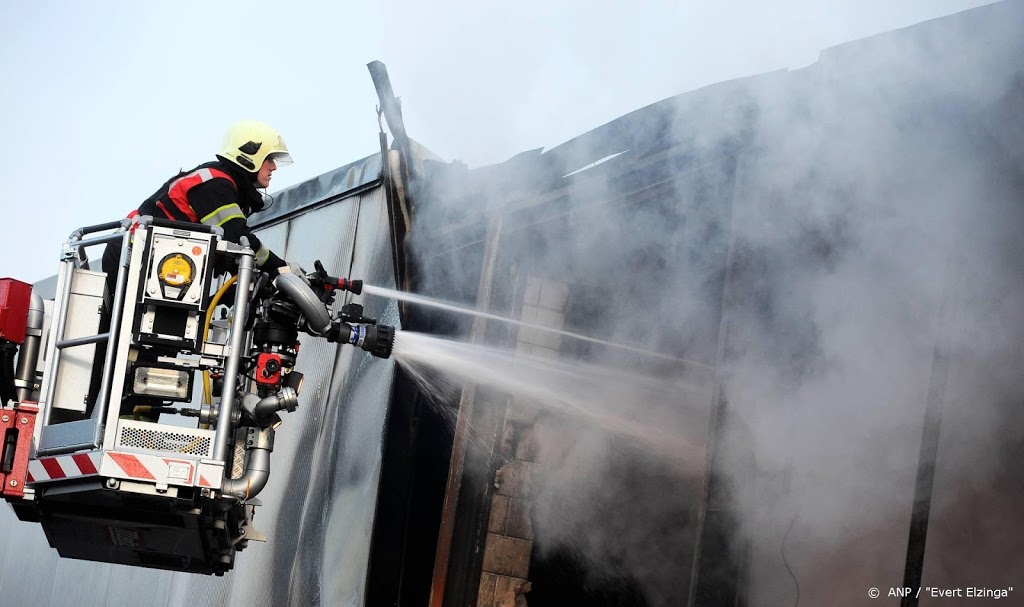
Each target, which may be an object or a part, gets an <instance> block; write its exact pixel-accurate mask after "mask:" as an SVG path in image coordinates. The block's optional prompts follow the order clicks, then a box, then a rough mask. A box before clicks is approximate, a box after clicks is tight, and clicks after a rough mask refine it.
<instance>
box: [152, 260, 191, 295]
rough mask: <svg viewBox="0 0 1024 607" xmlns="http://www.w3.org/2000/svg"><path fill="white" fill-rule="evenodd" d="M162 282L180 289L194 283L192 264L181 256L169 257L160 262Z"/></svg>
mask: <svg viewBox="0 0 1024 607" xmlns="http://www.w3.org/2000/svg"><path fill="white" fill-rule="evenodd" d="M160 282H162V283H164V284H165V285H167V286H169V287H180V286H183V285H187V284H190V283H191V282H192V262H191V261H190V260H189V259H187V258H185V257H183V256H182V255H180V254H176V255H168V256H167V257H165V258H164V259H163V261H161V262H160Z"/></svg>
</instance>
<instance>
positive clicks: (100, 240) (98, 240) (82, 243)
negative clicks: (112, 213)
mask: <svg viewBox="0 0 1024 607" xmlns="http://www.w3.org/2000/svg"><path fill="white" fill-rule="evenodd" d="M121 236H122V232H114V233H113V234H104V235H103V236H96V237H95V238H86V239H85V240H79V241H78V242H76V243H74V246H75V247H77V248H78V250H82V249H84V248H86V247H91V246H93V245H98V244H106V243H108V242H114V241H116V240H118V239H119V238H121Z"/></svg>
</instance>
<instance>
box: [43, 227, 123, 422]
mask: <svg viewBox="0 0 1024 607" xmlns="http://www.w3.org/2000/svg"><path fill="white" fill-rule="evenodd" d="M128 225H129V223H128V220H127V219H123V220H121V226H122V227H123V228H125V231H124V232H122V233H121V238H122V240H121V263H119V264H118V266H117V283H116V286H115V287H114V302H113V303H112V304H111V307H110V330H109V331H107V352H106V354H105V355H104V356H103V377H102V379H101V380H100V391H99V394H98V395H97V396H96V406H94V407H93V408H92V417H93V419H103V416H104V415H105V414H106V411H107V399H108V398H109V397H110V383H111V381H113V375H114V354H115V350H116V349H117V335H118V334H119V333H120V332H121V314H122V312H123V311H124V298H125V291H126V290H127V286H126V285H127V283H128V266H129V264H130V263H131V248H132V239H131V232H129V231H127V227H128ZM60 337H61V338H63V335H61V336H60Z"/></svg>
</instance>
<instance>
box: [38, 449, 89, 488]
mask: <svg viewBox="0 0 1024 607" xmlns="http://www.w3.org/2000/svg"><path fill="white" fill-rule="evenodd" d="M102 457H103V453H102V452H100V451H92V452H89V453H76V454H74V455H58V456H56V457H43V458H40V459H31V460H29V462H28V482H30V483H36V482H42V481H56V480H61V479H65V478H76V477H80V476H95V475H96V474H99V470H100V462H101V461H102Z"/></svg>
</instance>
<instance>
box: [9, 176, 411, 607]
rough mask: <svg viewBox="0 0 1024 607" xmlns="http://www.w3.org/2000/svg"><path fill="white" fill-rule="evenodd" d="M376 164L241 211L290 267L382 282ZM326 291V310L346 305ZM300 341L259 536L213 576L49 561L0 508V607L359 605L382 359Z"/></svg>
mask: <svg viewBox="0 0 1024 607" xmlns="http://www.w3.org/2000/svg"><path fill="white" fill-rule="evenodd" d="M380 170H381V163H380V157H379V156H372V157H370V158H367V159H365V160H362V161H359V162H356V163H353V164H351V165H348V166H346V167H342V168H340V169H338V170H336V171H332V172H330V173H327V174H325V175H322V176H320V177H318V178H315V179H312V180H310V181H307V182H304V183H302V184H299V185H297V186H295V187H293V188H290V189H289V190H286V191H285V192H282V193H280V194H279V195H278V196H277V197H276V201H275V204H274V206H272V207H271V208H270V209H268V211H267V212H264V213H263V215H262V216H261V217H258V218H254V220H255V221H256V222H257V224H258V225H260V226H261V227H260V228H259V230H258V234H259V235H260V237H261V238H262V239H263V241H264V243H266V244H267V245H268V246H269V247H270V248H271V249H272V250H274V251H275V252H278V253H279V254H281V255H283V256H284V257H285V258H286V259H289V260H294V261H297V262H299V263H300V264H302V265H303V267H307V268H310V269H312V266H313V261H314V260H315V259H319V260H321V261H322V262H323V263H324V265H325V266H326V268H327V269H328V271H330V272H331V274H333V275H341V276H350V277H353V278H361V279H363V280H365V281H366V283H367V284H373V285H378V286H383V287H388V288H394V286H395V277H394V271H393V265H392V260H391V253H390V233H389V227H388V220H387V207H386V197H385V193H384V190H383V185H382V181H381V180H380ZM54 251H55V255H54V259H55V260H56V251H57V247H54ZM55 263H56V261H55ZM346 295H348V294H346ZM348 297H349V298H351V297H352V296H351V295H348ZM338 299H339V301H338V302H337V303H336V304H335V305H336V307H340V306H341V305H342V304H344V303H346V301H341V297H340V296H339V298H338ZM362 303H363V304H364V305H365V307H366V310H365V314H366V315H367V316H371V317H375V318H378V319H379V320H380V321H381V322H384V323H386V324H391V325H396V326H397V325H398V324H399V320H398V311H397V306H396V305H395V304H394V302H388V301H384V300H380V299H374V298H367V299H366V300H365V301H363V302H362ZM300 340H301V341H302V349H301V352H300V354H299V360H298V369H299V370H300V371H302V372H303V373H305V376H306V382H305V387H304V389H303V393H302V395H301V397H300V405H299V409H298V410H297V411H295V412H293V413H290V414H287V415H286V416H284V422H285V423H284V425H283V426H282V427H281V428H280V429H279V431H278V433H277V438H276V442H275V445H274V454H273V456H272V460H271V476H270V482H269V483H268V485H267V488H266V489H265V490H264V491H263V493H261V494H260V496H259V498H260V499H261V500H262V502H263V507H262V508H258V509H257V511H256V519H255V526H256V528H257V529H258V530H259V531H261V532H263V533H265V534H266V535H267V536H268V538H269V539H268V542H267V543H266V544H261V543H258V542H251V543H250V544H249V546H248V547H247V548H246V549H245V550H244V551H243V552H241V553H239V554H238V556H237V557H236V561H235V568H234V570H233V571H231V572H230V573H228V574H226V575H225V576H224V577H219V578H218V577H206V576H199V575H192V574H183V573H171V572H166V571H158V570H150V569H142V568H131V567H125V566H121V565H108V564H103V563H91V562H85V561H75V560H69V559H60V558H58V556H57V553H56V551H55V550H53V549H52V548H50V547H49V545H48V544H47V541H46V538H45V537H44V535H43V532H42V529H41V528H40V526H39V525H37V524H33V523H24V522H21V521H18V520H17V518H16V517H15V516H14V514H13V512H12V511H11V510H10V508H8V507H7V506H6V505H4V506H2V507H0V541H2V544H0V545H2V549H0V606H2V607H7V606H11V607H20V606H23V605H33V606H37V607H43V606H47V605H51V606H54V607H58V606H64V605H75V606H92V605H95V606H97V607H100V606H105V605H126V606H127V605H140V606H145V607H159V606H161V605H166V606H174V605H188V606H190V607H194V606H201V605H245V606H247V607H255V606H261V605H266V606H277V605H289V604H290V605H317V604H327V605H361V604H362V603H363V596H364V591H365V579H366V571H367V565H368V560H369V549H370V536H371V531H372V527H373V519H374V511H375V508H376V500H377V487H378V480H379V477H380V466H381V452H382V443H383V431H384V421H385V416H386V414H387V409H388V405H389V402H390V396H391V384H392V380H393V374H394V366H393V362H392V361H391V360H381V359H377V358H372V357H371V356H370V355H369V354H366V353H364V352H362V351H361V350H357V349H355V348H352V347H350V346H338V345H334V344H329V343H327V342H325V341H324V340H321V339H316V338H313V337H309V336H302V337H300Z"/></svg>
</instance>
